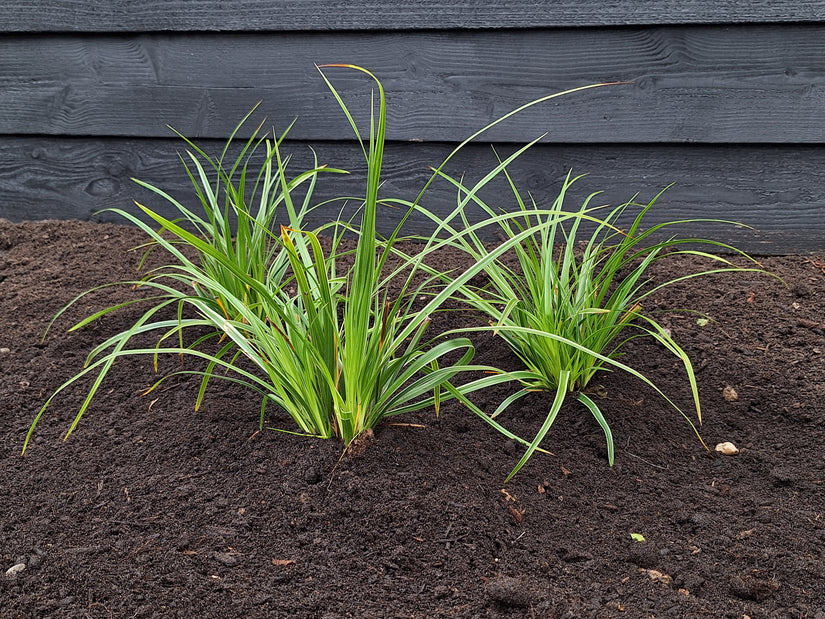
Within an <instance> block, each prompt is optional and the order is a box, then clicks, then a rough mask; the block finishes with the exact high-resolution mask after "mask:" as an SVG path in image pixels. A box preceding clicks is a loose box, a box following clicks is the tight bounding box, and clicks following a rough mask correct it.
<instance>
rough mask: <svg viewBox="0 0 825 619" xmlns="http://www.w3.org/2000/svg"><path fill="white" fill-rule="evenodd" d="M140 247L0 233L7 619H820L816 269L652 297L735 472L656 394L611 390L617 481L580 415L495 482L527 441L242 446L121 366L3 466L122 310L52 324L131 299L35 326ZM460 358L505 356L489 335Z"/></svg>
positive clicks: (521, 412) (824, 561)
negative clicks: (347, 452)
mask: <svg viewBox="0 0 825 619" xmlns="http://www.w3.org/2000/svg"><path fill="white" fill-rule="evenodd" d="M141 241H142V238H141V236H140V234H139V232H138V231H137V230H134V229H131V228H125V227H118V226H114V225H102V224H92V223H79V222H59V223H55V222H43V223H25V224H9V223H0V282H2V283H1V284H0V290H2V295H0V304H2V305H0V307H2V311H0V349H2V351H0V367H2V376H0V381H2V382H0V398H2V400H0V401H1V402H2V415H0V447H1V448H2V452H0V458H1V459H2V460H1V462H2V464H0V466H2V489H3V491H2V493H0V530H1V531H2V534H1V535H0V561H1V562H2V571H3V572H5V571H6V570H7V569H9V568H12V566H14V565H17V564H25V565H26V567H25V569H24V570H23V571H21V572H19V573H17V574H16V575H15V576H11V575H7V576H3V574H2V573H0V615H2V617H3V618H18V617H38V618H41V617H297V618H301V617H318V618H324V619H334V618H339V617H379V618H380V617H422V618H423V617H427V618H430V617H624V618H635V617H713V618H721V617H730V618H736V619H743V618H744V617H746V616H747V617H751V618H753V619H759V618H763V617H782V618H785V617H799V618H802V617H807V618H816V619H823V618H825V495H823V486H822V483H823V479H825V460H824V459H823V448H825V426H823V422H825V404H823V401H825V333H823V330H825V327H823V325H822V324H821V323H823V322H825V268H824V267H823V259H822V258H816V257H807V256H788V257H780V258H767V259H765V260H764V261H763V262H764V265H765V266H766V267H767V268H769V269H770V270H772V271H773V272H775V273H777V274H778V275H780V276H782V277H783V278H784V279H785V281H786V282H787V284H788V287H787V288H786V287H785V286H783V284H782V283H780V282H778V281H776V280H775V279H773V278H770V277H766V276H759V275H749V274H744V275H743V274H739V275H723V276H718V277H713V278H708V279H703V280H697V281H694V282H693V283H685V284H684V285H678V286H675V287H673V288H671V289H669V290H668V291H667V292H663V293H662V294H660V295H659V296H658V297H656V299H655V301H654V303H652V304H651V307H650V308H649V309H654V308H653V307H652V306H653V305H654V304H655V305H657V306H658V307H659V309H682V310H683V311H677V312H676V313H675V314H673V315H670V316H666V317H664V318H662V319H663V320H664V321H665V322H667V323H668V325H669V327H670V328H671V329H672V331H673V334H674V336H675V337H676V338H677V340H678V341H680V342H681V343H682V345H683V346H684V347H685V349H686V350H687V351H688V353H689V354H690V356H691V357H692V359H693V361H694V363H695V365H696V367H697V368H698V379H699V388H700V391H701V395H702V400H703V405H704V425H703V427H702V434H703V437H704V439H705V441H706V442H707V443H708V445H710V447H711V449H713V446H714V445H716V444H717V443H720V442H722V441H732V442H733V443H735V444H736V445H737V446H738V447H739V449H740V450H741V452H740V453H739V454H738V455H735V456H722V455H720V454H717V453H715V452H706V451H705V450H704V449H703V448H702V446H701V444H700V443H699V441H698V440H697V439H696V437H695V435H693V433H692V431H691V429H690V427H689V426H688V424H687V423H686V422H685V421H684V420H683V419H682V418H681V417H680V416H679V415H678V414H677V413H675V412H673V411H672V410H668V407H667V406H666V404H665V403H664V402H663V401H662V400H661V398H659V397H657V396H656V395H655V394H654V393H653V392H652V391H651V390H650V389H648V388H646V387H644V385H642V384H640V383H639V382H638V381H637V380H635V379H632V378H630V377H627V376H622V375H619V374H605V375H604V376H602V377H601V378H600V379H599V380H597V381H596V382H597V383H599V384H601V385H602V386H603V387H604V392H605V393H606V398H605V399H604V400H602V401H601V404H602V408H603V410H605V411H606V414H607V415H608V418H609V419H610V420H611V423H612V428H613V432H614V436H615V437H616V447H617V453H616V465H615V466H614V467H613V468H610V467H608V465H607V462H606V458H605V449H604V437H603V435H602V434H601V431H600V429H599V428H598V426H597V425H596V423H595V421H593V419H592V417H591V416H590V414H589V413H587V412H586V411H585V410H584V409H582V408H581V407H580V406H578V405H575V404H574V403H571V404H570V405H568V406H566V407H565V408H564V409H563V410H562V412H561V414H560V416H559V419H558V420H557V422H556V425H555V426H554V427H553V429H552V430H551V433H550V435H549V436H548V438H547V439H546V441H545V444H544V446H545V447H546V448H547V449H549V450H550V451H552V452H553V454H554V455H536V456H535V457H534V458H533V459H532V460H531V461H530V462H529V463H528V465H527V466H525V468H524V469H523V470H522V471H521V473H519V475H518V476H517V477H516V478H515V479H514V480H513V481H511V482H509V483H507V484H506V485H505V484H504V483H503V480H504V478H505V476H506V474H507V473H508V472H509V470H510V468H511V467H512V466H513V464H514V463H515V462H516V460H517V459H518V457H519V455H520V453H521V451H520V449H518V448H517V447H516V445H515V444H513V443H512V442H508V441H507V440H505V439H504V438H503V437H502V436H500V435H498V434H496V433H495V432H494V431H493V430H491V429H490V428H488V427H487V426H486V425H485V424H483V423H482V422H481V421H479V420H478V419H476V418H475V417H474V416H473V415H472V414H471V413H469V412H468V411H466V410H465V409H463V408H461V407H459V406H457V405H445V406H444V408H443V410H442V412H441V415H440V418H436V417H435V414H434V412H432V411H427V412H424V413H422V414H419V415H411V416H408V417H401V418H395V419H394V420H393V421H395V422H397V423H393V424H389V423H388V424H385V425H383V426H381V427H379V428H378V429H377V431H376V433H375V439H374V441H373V442H372V444H370V445H369V446H368V447H367V448H366V449H365V450H364V451H363V453H361V454H360V455H358V456H354V457H345V458H343V459H340V456H341V445H340V444H339V443H337V442H335V441H320V440H313V439H307V438H300V437H296V436H292V435H287V434H283V433H276V432H263V433H257V432H256V430H257V427H258V414H259V402H258V400H257V398H256V397H255V396H254V395H251V394H247V393H245V392H244V391H242V390H241V389H240V388H237V387H233V386H231V385H229V384H219V385H215V386H213V387H211V392H210V394H209V396H208V397H207V401H206V403H205V405H204V406H203V408H202V409H201V411H200V412H198V413H195V412H193V402H194V398H195V394H196V390H197V383H196V382H195V380H194V379H192V381H190V382H188V383H187V382H186V381H185V380H184V379H174V380H173V381H172V382H170V383H169V384H168V385H165V388H163V389H162V390H160V391H159V392H157V393H153V394H152V395H149V396H146V397H142V396H141V392H142V391H143V390H144V389H145V388H146V387H147V386H149V385H150V384H151V383H152V382H153V381H154V380H155V375H154V373H153V370H152V366H151V360H150V359H148V358H135V359H132V360H130V361H122V362H119V363H118V364H117V365H116V366H115V368H114V370H113V373H112V375H111V376H110V378H109V379H108V380H107V382H106V383H105V384H104V389H103V390H102V392H101V394H100V396H99V397H98V398H97V399H96V400H95V401H94V403H93V406H92V408H91V410H90V411H89V413H88V414H87V415H86V417H85V418H84V419H83V421H82V422H81V424H80V426H79V427H78V429H77V431H76V432H75V434H73V435H72V437H71V438H70V439H69V440H68V441H67V442H62V441H61V437H62V434H63V433H64V432H65V431H66V429H67V428H68V425H69V423H70V421H71V420H72V418H73V416H74V414H75V412H76V410H77V409H78V407H79V406H80V404H81V402H82V400H83V397H84V395H85V391H84V388H85V387H87V385H78V386H75V387H72V388H70V389H69V390H67V392H65V393H64V394H63V395H62V396H61V397H59V398H58V399H57V400H56V401H55V402H54V404H53V406H52V407H51V408H50V409H49V410H48V412H47V413H46V415H45V416H44V418H43V420H42V422H41V424H40V426H39V428H38V430H37V433H36V435H35V438H34V442H33V443H32V445H31V447H30V449H29V451H28V452H27V454H26V455H25V457H21V456H20V449H21V447H22V444H23V439H24V437H25V434H26V430H27V428H28V426H29V424H30V422H31V421H32V419H33V417H34V416H35V414H36V413H37V411H38V409H39V408H40V407H41V406H42V405H43V403H44V401H45V400H46V398H47V397H48V396H49V395H50V394H51V393H52V391H53V390H54V389H55V388H56V387H57V386H59V385H60V384H61V382H62V381H64V380H65V379H67V378H69V377H70V376H71V375H73V374H74V373H76V372H77V371H78V370H79V369H80V368H81V367H82V364H83V359H84V356H85V355H86V353H87V352H88V351H89V349H90V347H91V346H93V345H94V344H96V343H99V342H100V341H102V339H103V338H104V337H106V336H107V335H109V334H113V333H115V332H117V331H119V330H121V329H122V328H124V327H125V326H126V325H127V324H130V321H133V320H134V319H135V317H136V316H137V310H135V309H127V310H125V311H124V312H123V313H122V314H119V315H118V316H115V317H110V318H106V319H104V320H100V321H98V322H96V323H94V324H93V325H91V326H89V327H88V328H85V329H83V330H81V331H79V332H75V333H70V334H69V333H66V329H67V327H68V326H70V325H71V324H73V323H72V320H73V319H74V320H75V321H76V320H78V319H79V318H81V317H82V316H85V315H87V314H88V313H90V312H92V311H94V310H95V309H99V308H101V307H104V306H105V305H106V304H108V303H113V302H116V301H117V300H122V299H126V298H129V296H130V295H131V294H133V293H131V292H130V291H129V289H128V288H111V289H107V290H104V291H102V292H99V293H96V294H94V295H90V296H89V297H87V298H85V299H84V300H83V301H82V302H81V303H79V304H78V306H77V307H76V308H73V309H72V310H71V311H70V312H69V315H67V316H66V317H64V318H61V319H60V320H59V321H58V322H57V323H56V325H55V328H54V329H53V331H52V332H51V333H50V335H49V337H48V338H47V339H46V341H45V343H41V342H40V338H41V336H42V334H43V332H44V330H45V328H46V326H47V324H48V323H49V321H50V319H51V318H52V316H53V315H54V314H55V312H56V311H57V310H59V309H60V307H61V306H63V305H64V304H65V303H66V302H67V301H69V300H70V299H71V298H73V297H74V296H75V295H77V294H78V293H80V292H82V291H84V290H86V289H88V288H91V287H93V286H95V285H97V284H99V283H103V282H111V281H117V280H119V279H131V278H134V277H135V272H134V269H135V266H136V263H137V258H138V256H137V255H136V254H134V253H128V254H127V253H125V251H124V250H126V249H127V248H129V247H132V246H134V245H137V244H138V243H139V242H141ZM685 267H686V264H685V260H683V259H679V261H674V262H672V263H671V265H670V267H669V268H670V269H671V271H670V273H671V274H674V273H675V274H678V273H682V272H684V269H685ZM667 274H668V273H667V271H666V270H665V268H664V267H661V268H657V272H656V277H657V278H662V277H666V276H667ZM687 309H691V310H698V311H701V312H704V313H706V314H707V315H708V316H709V317H710V318H712V319H713V321H711V322H710V323H708V324H707V325H705V326H699V325H698V324H697V315H695V314H692V313H689V312H688V311H684V310H687ZM470 319H471V317H468V316H466V315H461V314H451V315H447V316H442V317H440V320H441V321H442V322H441V323H440V324H442V325H445V324H446V321H447V320H464V321H465V322H466V321H467V320H470ZM478 349H479V350H478V360H479V361H481V362H489V363H496V364H501V363H504V364H511V365H512V364H513V363H514V360H513V359H512V358H511V357H510V355H509V354H508V353H507V352H506V351H505V350H503V348H502V346H501V345H500V343H499V342H497V341H496V340H494V339H491V338H486V339H485V338H483V337H480V338H478ZM627 353H628V355H627V357H626V358H625V361H626V362H628V363H629V364H631V365H633V366H634V367H636V368H637V369H639V370H640V371H642V372H643V373H645V374H647V375H649V376H651V377H653V378H655V379H657V380H658V383H659V384H660V386H661V387H662V388H663V389H664V390H665V391H666V392H667V393H669V394H672V395H673V396H674V398H675V399H676V400H677V401H678V402H679V403H682V404H685V405H687V406H689V404H690V400H689V393H688V390H687V386H686V383H685V380H684V374H683V372H681V371H680V369H679V367H678V364H677V363H675V362H674V359H673V358H672V357H670V356H668V354H667V353H666V352H665V351H664V350H662V349H661V348H660V347H658V346H657V345H655V344H654V343H651V342H646V341H644V340H636V341H634V342H632V343H631V344H630V345H629V346H628V348H627ZM164 363H165V365H164V366H163V367H164V368H165V369H166V370H167V371H168V370H174V369H175V367H176V364H177V361H176V360H165V361H164ZM728 386H730V387H733V388H734V389H735V390H736V392H738V399H736V400H735V401H729V400H728V399H726V398H725V397H724V394H723V390H724V389H725V388H726V387H728ZM728 393H729V392H728ZM502 395H503V394H502V393H501V392H497V393H490V394H486V395H485V396H484V397H486V398H489V401H487V402H486V403H485V402H484V401H482V399H481V397H477V398H476V401H477V402H478V403H479V404H481V405H482V407H483V408H488V409H491V408H492V407H493V406H494V405H495V404H497V403H498V402H499V401H500V399H501V397H502ZM548 405H549V396H548V395H546V394H535V396H534V397H532V399H529V400H528V401H525V402H524V403H523V404H522V405H521V406H520V407H516V408H514V409H513V410H512V411H510V412H509V413H507V415H506V419H505V422H506V423H507V425H509V427H511V428H512V429H514V430H515V431H517V432H520V433H521V434H522V435H525V436H526V435H530V433H531V431H534V430H535V429H536V428H537V426H538V425H539V424H540V422H541V420H542V419H543V415H544V412H545V411H546V409H547V406H548ZM632 533H637V534H640V535H642V536H644V538H645V540H646V541H645V542H636V541H633V539H631V534H632Z"/></svg>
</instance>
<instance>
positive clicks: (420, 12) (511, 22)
mask: <svg viewBox="0 0 825 619" xmlns="http://www.w3.org/2000/svg"><path fill="white" fill-rule="evenodd" d="M823 16H825V9H823V3H822V2H820V1H815V2H812V1H794V2H789V1H777V0H749V1H748V2H715V1H713V0H657V1H652V0H534V1H531V2H517V3H514V2H512V1H508V0H453V1H450V0H418V1H417V2H415V3H410V2H406V1H404V0H353V1H345V0H312V1H310V0H290V1H289V2H287V1H286V0H271V1H269V2H262V1H261V0H232V1H231V2H226V1H221V0H163V1H157V0H155V1H148V0H147V1H143V2H134V1H133V0H7V1H6V2H4V3H3V20H2V23H0V31H6V32H64V31H75V32H80V31H84V32H140V31H160V30H170V31H197V30H201V31H256V30H270V31H289V30H304V31H317V30H415V29H433V28H455V29H467V28H541V27H557V26H564V27H580V26H602V25H641V24H663V23H669V24H697V23H698V24H708V23H752V22H800V21H818V20H821V19H822V18H823Z"/></svg>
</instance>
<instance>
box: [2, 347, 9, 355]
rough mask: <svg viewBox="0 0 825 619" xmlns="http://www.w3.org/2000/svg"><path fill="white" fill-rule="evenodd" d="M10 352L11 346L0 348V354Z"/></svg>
mask: <svg viewBox="0 0 825 619" xmlns="http://www.w3.org/2000/svg"><path fill="white" fill-rule="evenodd" d="M10 352H11V348H0V355H7V354H9V353H10Z"/></svg>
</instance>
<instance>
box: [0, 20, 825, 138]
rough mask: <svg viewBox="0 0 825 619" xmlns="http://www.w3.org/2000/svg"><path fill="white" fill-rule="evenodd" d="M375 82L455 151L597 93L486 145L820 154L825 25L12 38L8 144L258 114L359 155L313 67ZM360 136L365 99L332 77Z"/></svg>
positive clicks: (2, 54)
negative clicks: (784, 148) (668, 145)
mask: <svg viewBox="0 0 825 619" xmlns="http://www.w3.org/2000/svg"><path fill="white" fill-rule="evenodd" d="M316 62H317V63H324V62H350V63H355V64H360V65H362V66H365V67H369V68H370V69H371V70H372V71H373V72H374V73H376V75H378V76H379V77H380V78H381V79H382V81H383V83H384V86H385V88H386V91H387V93H388V98H389V104H390V107H389V118H390V125H389V132H388V136H389V137H390V138H391V139H395V140H421V141H432V140H455V141H458V140H461V139H463V138H465V137H466V136H468V135H469V134H470V133H471V132H472V131H474V130H476V129H478V128H479V127H481V126H483V125H484V124H485V123H487V122H489V121H491V120H492V119H494V118H496V117H498V116H500V115H502V114H504V113H505V112H507V111H509V110H511V109H513V108H515V107H517V106H518V105H521V104H523V103H524V102H527V101H530V100H532V99H534V98H537V97H540V96H542V95H545V94H547V93H551V92H557V91H560V90H564V89H567V88H572V87H577V86H582V85H586V84H591V83H596V82H601V81H616V80H625V81H632V82H633V83H632V84H630V85H624V86H614V87H610V88H604V89H600V90H594V91H588V92H586V93H579V94H577V95H575V96H570V97H567V98H565V99H559V100H556V101H553V102H551V103H547V104H543V105H541V106H540V107H537V108H535V109H534V110H531V111H530V112H528V113H524V114H522V115H521V116H519V117H517V118H514V119H512V120H510V121H508V122H507V123H506V124H504V125H502V126H500V127H498V128H496V129H495V130H494V131H492V132H491V133H490V134H489V135H488V136H486V137H487V139H489V140H491V141H514V142H521V141H525V140H528V139H531V138H534V137H536V136H538V135H541V134H542V133H544V132H546V131H549V132H550V137H551V139H552V140H554V141H555V142H564V143H610V142H629V143H639V142H712V143H764V142H775V143H786V142H797V143H821V142H823V141H825V123H823V122H822V118H825V23H822V24H816V25H796V26H792V27H790V28H786V27H775V26H744V27H738V28H727V27H721V26H714V27H695V28H687V29H685V28H674V27H657V28H642V29H640V28H627V29H607V30H602V29H580V30H553V31H547V30H531V31H505V32H487V33H484V34H483V36H482V35H480V34H478V33H460V32H427V33H400V34H398V33H396V34H390V33H383V34H374V35H366V34H358V33H333V34H327V35H307V34H281V35H263V34H262V35H249V34H246V35H223V34H219V35H209V34H191V35H180V36H170V35H157V34H156V35H143V36H133V35H128V36H91V35H84V36H76V35H71V36H63V37H56V38H55V37H51V36H18V37H7V38H5V39H0V80H2V85H3V87H2V88H1V89H0V133H6V134H51V135H100V136H107V135H116V136H141V137H146V136H158V137H165V136H167V135H168V131H167V130H166V129H165V127H164V126H163V125H164V123H169V124H172V125H173V126H175V127H176V128H178V129H179V130H181V131H182V132H184V133H185V134H187V135H190V136H202V137H225V136H227V135H229V133H230V132H231V129H232V128H233V126H234V124H235V123H236V121H237V120H238V119H239V118H241V116H242V115H243V114H244V113H245V112H246V111H247V110H248V109H249V108H250V107H251V106H252V105H253V104H254V103H255V102H256V101H258V100H261V99H263V100H264V102H265V106H264V109H265V110H266V111H267V113H269V114H270V115H271V117H272V118H273V119H275V120H277V122H279V123H280V124H281V125H282V126H283V125H284V124H286V123H287V122H288V121H289V120H291V119H292V118H293V117H295V116H300V117H301V122H299V124H298V125H297V126H296V128H295V131H294V133H293V136H294V137H295V138H296V139H307V140H330V139H331V140H337V139H351V137H352V136H351V133H350V129H349V127H348V125H347V123H346V122H345V120H344V118H343V116H342V115H341V114H340V111H339V110H338V109H337V105H336V104H335V102H334V101H333V100H332V98H331V96H330V94H329V92H328V90H327V89H326V86H325V85H324V84H323V81H322V80H321V79H320V76H319V75H318V73H317V71H316V69H315V67H314V63H316ZM329 75H330V76H331V77H333V78H334V80H335V83H336V85H337V86H339V87H340V88H341V90H342V92H343V93H344V94H346V95H347V97H348V101H350V103H351V105H352V109H353V111H354V112H356V113H357V114H359V115H360V116H359V118H360V119H361V120H366V112H367V109H368V105H369V96H370V84H369V82H368V80H366V79H364V78H363V76H361V75H359V74H356V73H355V72H353V71H349V72H348V71H346V70H341V69H335V70H330V71H329Z"/></svg>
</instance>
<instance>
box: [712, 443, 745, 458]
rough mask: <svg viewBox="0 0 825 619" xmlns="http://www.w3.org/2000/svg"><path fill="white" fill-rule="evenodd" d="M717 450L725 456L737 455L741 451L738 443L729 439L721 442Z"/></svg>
mask: <svg viewBox="0 0 825 619" xmlns="http://www.w3.org/2000/svg"><path fill="white" fill-rule="evenodd" d="M716 451H718V452H719V453H721V454H723V455H725V456H735V455H736V454H738V453H739V450H738V449H737V448H736V445H734V444H733V443H730V442H727V441H726V442H724V443H719V444H718V445H717V446H716Z"/></svg>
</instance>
